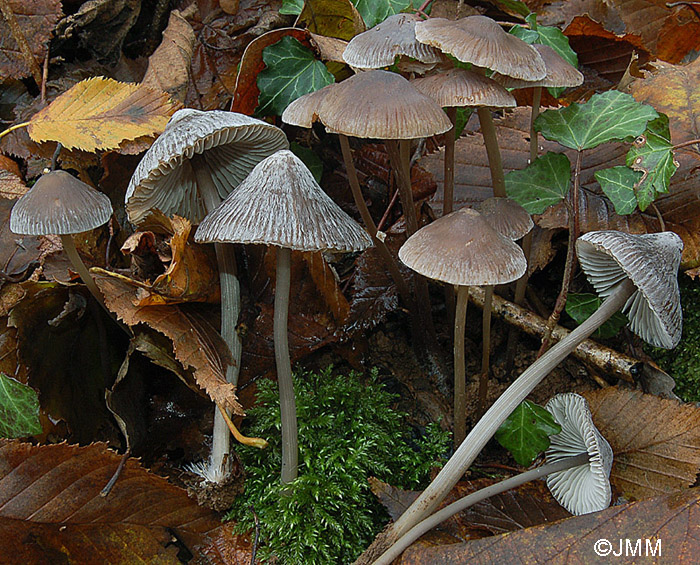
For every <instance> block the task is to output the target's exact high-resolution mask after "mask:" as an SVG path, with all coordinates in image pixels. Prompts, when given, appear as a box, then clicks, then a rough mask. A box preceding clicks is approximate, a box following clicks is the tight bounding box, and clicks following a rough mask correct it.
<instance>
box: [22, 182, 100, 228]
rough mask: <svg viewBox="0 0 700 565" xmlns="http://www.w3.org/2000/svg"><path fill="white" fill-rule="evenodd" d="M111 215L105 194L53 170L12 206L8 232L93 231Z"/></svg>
mask: <svg viewBox="0 0 700 565" xmlns="http://www.w3.org/2000/svg"><path fill="white" fill-rule="evenodd" d="M111 215H112V204H111V202H110V201H109V198H107V196H106V195H104V194H102V193H101V192H99V191H97V190H95V189H94V188H92V187H91V186H90V185H88V184H85V183H84V182H82V181H81V180H78V179H77V178H75V177H74V176H73V175H71V174H69V173H67V172H65V171H52V172H50V173H46V174H45V175H42V176H41V177H40V178H39V180H38V181H36V183H35V184H34V186H33V187H32V188H31V189H30V190H29V191H28V192H27V193H26V194H25V195H24V196H22V198H20V199H19V200H18V201H17V202H16V203H15V205H14V206H13V208H12V212H11V213H10V230H11V231H13V232H14V233H19V234H24V235H68V234H72V233H81V232H84V231H89V230H92V229H95V228H96V227H99V226H101V225H103V224H105V223H107V221H108V220H109V217H110V216H111Z"/></svg>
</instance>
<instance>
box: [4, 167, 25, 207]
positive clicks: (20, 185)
mask: <svg viewBox="0 0 700 565" xmlns="http://www.w3.org/2000/svg"><path fill="white" fill-rule="evenodd" d="M28 190H29V188H28V187H27V185H26V184H24V182H23V181H22V179H21V178H20V177H19V176H17V175H16V174H14V173H11V172H10V171H7V170H5V169H0V198H7V199H8V200H14V199H15V198H19V197H20V196H23V195H24V194H26V193H27V191H28Z"/></svg>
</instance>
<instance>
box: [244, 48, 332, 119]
mask: <svg viewBox="0 0 700 565" xmlns="http://www.w3.org/2000/svg"><path fill="white" fill-rule="evenodd" d="M263 61H264V62H265V65H266V68H265V69H264V70H263V71H262V72H261V73H260V74H259V75H258V88H259V89H260V98H259V103H260V105H259V106H258V108H257V110H256V113H257V114H258V115H260V116H266V115H270V114H275V115H278V116H280V115H282V112H283V111H284V109H285V108H286V107H287V106H288V105H289V104H290V103H291V102H293V101H294V100H296V99H297V98H299V97H300V96H303V95H304V94H308V93H310V92H314V91H316V90H319V89H320V88H323V87H324V86H327V85H329V84H332V83H333V82H335V79H334V78H333V75H332V74H331V73H329V72H328V69H326V66H325V65H324V64H323V63H322V62H321V61H319V60H317V59H316V58H315V57H314V54H313V53H312V52H311V51H310V50H309V49H307V48H306V47H304V46H303V45H302V44H301V43H299V42H298V41H297V40H296V39H294V38H293V37H289V36H286V37H283V38H282V39H281V40H280V41H278V42H277V43H275V44H274V45H270V46H268V47H265V49H263Z"/></svg>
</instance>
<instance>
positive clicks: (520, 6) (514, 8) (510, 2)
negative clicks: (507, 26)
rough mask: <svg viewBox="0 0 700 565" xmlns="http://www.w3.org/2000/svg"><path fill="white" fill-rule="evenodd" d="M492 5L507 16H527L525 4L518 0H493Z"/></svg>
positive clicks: (528, 9)
mask: <svg viewBox="0 0 700 565" xmlns="http://www.w3.org/2000/svg"><path fill="white" fill-rule="evenodd" d="M494 4H496V6H498V7H499V8H500V9H501V10H503V11H504V12H506V13H508V14H518V15H520V16H528V15H529V14H530V8H528V7H527V4H525V2H520V0H495V2H494Z"/></svg>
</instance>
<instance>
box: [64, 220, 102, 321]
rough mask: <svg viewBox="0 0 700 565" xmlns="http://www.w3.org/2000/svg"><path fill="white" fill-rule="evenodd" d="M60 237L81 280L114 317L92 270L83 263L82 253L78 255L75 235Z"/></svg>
mask: <svg viewBox="0 0 700 565" xmlns="http://www.w3.org/2000/svg"><path fill="white" fill-rule="evenodd" d="M60 237H61V244H62V245H63V251H65V252H66V255H68V260H69V261H70V263H71V265H72V266H73V268H74V269H75V272H76V273H78V275H79V276H80V280H82V281H83V282H84V283H85V286H87V287H88V290H89V291H90V294H92V295H93V296H94V297H95V300H97V302H98V303H99V304H100V306H102V308H104V309H105V311H106V312H107V313H108V314H109V315H110V317H114V314H112V312H110V310H109V308H107V306H106V305H105V300H104V298H103V297H102V293H101V292H100V289H98V288H97V285H96V284H95V281H94V280H93V278H92V277H91V276H90V271H88V269H87V267H86V266H85V263H83V260H82V259H81V258H80V255H78V250H77V249H76V248H75V242H74V241H73V237H72V236H71V235H69V234H64V235H61V236H60Z"/></svg>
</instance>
